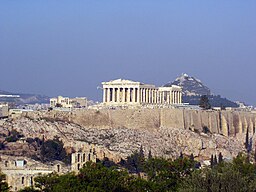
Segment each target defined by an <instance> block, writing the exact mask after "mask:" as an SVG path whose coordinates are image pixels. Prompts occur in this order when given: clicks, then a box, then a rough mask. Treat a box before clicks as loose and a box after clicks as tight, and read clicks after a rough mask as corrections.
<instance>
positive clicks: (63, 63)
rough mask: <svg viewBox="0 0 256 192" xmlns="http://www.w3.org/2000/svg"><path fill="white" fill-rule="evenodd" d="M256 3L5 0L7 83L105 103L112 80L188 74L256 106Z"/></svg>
mask: <svg viewBox="0 0 256 192" xmlns="http://www.w3.org/2000/svg"><path fill="white" fill-rule="evenodd" d="M255 10H256V1H253V0H248V1H241V0H239V1H238V0H234V1H232V2H230V1H202V0H201V1H200V0H193V1H192V0H188V1H184V0H179V1H167V0H160V1H152V0H147V1H146V0H141V1H135V0H131V1H117V0H115V1H114V0H110V1H107V2H106V1H100V0H99V1H89V0H83V1H82V0H77V1H72V2H71V1H67V0H63V1H56V0H44V1H32V0H26V1H18V0H13V1H9V0H3V1H1V2H0V42H1V43H0V66H1V75H0V90H4V91H10V92H22V93H36V94H42V95H47V96H57V95H64V96H70V97H74V96H85V97H88V98H89V99H93V100H98V101H101V95H102V93H101V92H102V91H101V90H100V89H97V87H98V86H100V85H101V82H102V81H109V80H113V79H118V78H122V79H130V80H135V81H141V82H144V83H149V84H155V85H157V86H161V85H163V84H165V83H167V82H169V81H173V80H175V78H176V77H177V76H179V75H181V74H182V73H187V74H188V75H190V76H193V77H196V78H198V79H200V80H201V81H202V82H203V83H204V84H205V85H206V86H208V87H209V88H210V89H211V91H212V92H213V93H214V94H216V95H221V96H222V97H226V98H228V99H231V100H233V101H236V100H239V101H243V102H245V103H247V104H250V105H254V106H256V97H255V93H256V86H255V85H254V82H255V80H254V78H255V71H256V65H255V64H256V62H255V61H256V54H255V50H256V36H255V34H256V11H255Z"/></svg>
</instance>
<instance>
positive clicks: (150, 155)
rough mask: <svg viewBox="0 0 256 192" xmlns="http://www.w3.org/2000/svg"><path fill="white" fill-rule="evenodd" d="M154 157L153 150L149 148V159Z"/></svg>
mask: <svg viewBox="0 0 256 192" xmlns="http://www.w3.org/2000/svg"><path fill="white" fill-rule="evenodd" d="M152 158H153V156H152V152H151V149H149V151H148V159H152Z"/></svg>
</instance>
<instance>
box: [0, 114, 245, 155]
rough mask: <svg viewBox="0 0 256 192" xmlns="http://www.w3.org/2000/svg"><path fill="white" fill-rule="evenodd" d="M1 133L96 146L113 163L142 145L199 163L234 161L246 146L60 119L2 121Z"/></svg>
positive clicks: (182, 132) (188, 133)
mask: <svg viewBox="0 0 256 192" xmlns="http://www.w3.org/2000/svg"><path fill="white" fill-rule="evenodd" d="M0 129H1V131H2V130H8V129H16V130H17V131H19V132H22V133H23V134H24V136H25V138H28V137H38V136H41V137H43V136H44V138H45V139H46V140H47V139H52V138H53V137H54V136H55V135H57V136H59V137H60V138H61V139H62V140H63V142H64V143H65V146H66V147H67V149H69V148H70V147H72V148H75V149H77V150H78V149H79V147H81V146H84V145H91V144H94V145H95V147H96V148H101V149H103V150H105V151H106V154H107V153H108V155H110V156H111V157H112V158H113V159H114V157H122V158H125V157H126V156H128V155H130V154H131V153H133V152H134V151H135V150H139V148H140V146H141V145H142V146H143V149H144V151H145V154H147V153H148V152H149V150H151V152H152V154H153V155H154V156H162V157H166V158H174V157H177V156H178V155H179V154H180V152H183V154H185V155H190V154H191V153H193V154H194V156H195V157H197V158H198V159H199V160H204V159H209V158H210V156H211V154H218V153H219V152H221V153H222V154H223V155H224V157H226V158H231V157H233V156H235V155H237V153H238V152H240V151H242V150H243V142H244V135H243V134H241V135H240V136H241V137H240V136H238V135H237V137H226V136H223V135H220V134H204V133H202V132H201V131H196V132H195V131H193V130H189V129H183V128H166V127H157V128H153V127H151V128H150V129H146V128H135V127H134V128H127V127H125V126H117V127H115V126H114V127H111V128H110V127H108V128H107V127H104V128H96V127H94V126H92V127H87V126H84V125H83V126H82V125H77V124H74V123H70V122H65V121H61V120H60V119H59V120H58V121H56V122H52V121H51V120H49V119H48V120H46V119H33V118H27V117H22V118H19V119H15V120H13V121H3V120H2V124H1V126H0ZM240 138H241V139H240ZM14 146H16V148H15V147H14ZM24 146H26V147H24ZM7 150H9V152H10V153H13V154H16V155H21V154H20V153H22V151H23V152H24V150H31V147H29V146H27V144H21V143H17V142H16V143H12V144H9V145H8V149H7ZM0 152H1V151H0ZM18 152H19V153H18ZM1 153H3V151H2V152H1ZM5 154H6V153H5ZM7 154H8V153H7ZM24 155H28V154H27V153H25V154H24ZM116 159H117V158H116Z"/></svg>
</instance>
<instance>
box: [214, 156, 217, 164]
mask: <svg viewBox="0 0 256 192" xmlns="http://www.w3.org/2000/svg"><path fill="white" fill-rule="evenodd" d="M217 164H218V160H217V156H216V155H215V156H214V165H217Z"/></svg>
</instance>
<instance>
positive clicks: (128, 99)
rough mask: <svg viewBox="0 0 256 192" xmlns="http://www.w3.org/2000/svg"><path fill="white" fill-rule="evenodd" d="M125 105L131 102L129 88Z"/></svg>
mask: <svg viewBox="0 0 256 192" xmlns="http://www.w3.org/2000/svg"><path fill="white" fill-rule="evenodd" d="M126 100H127V103H130V102H131V88H128V89H127V99H126Z"/></svg>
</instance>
